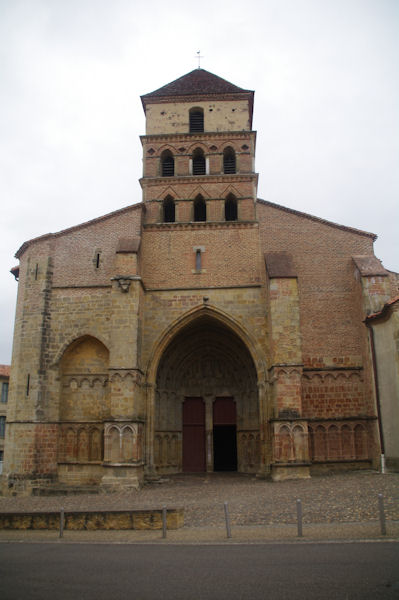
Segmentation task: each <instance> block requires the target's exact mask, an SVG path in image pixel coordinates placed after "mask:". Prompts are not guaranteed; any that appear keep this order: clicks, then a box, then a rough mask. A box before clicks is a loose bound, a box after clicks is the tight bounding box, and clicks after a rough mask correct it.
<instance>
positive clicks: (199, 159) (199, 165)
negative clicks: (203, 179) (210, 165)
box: [193, 148, 206, 175]
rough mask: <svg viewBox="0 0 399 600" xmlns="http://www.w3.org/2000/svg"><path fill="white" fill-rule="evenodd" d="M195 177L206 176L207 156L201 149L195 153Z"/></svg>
mask: <svg viewBox="0 0 399 600" xmlns="http://www.w3.org/2000/svg"><path fill="white" fill-rule="evenodd" d="M193 175H206V164H205V156H204V153H203V151H202V150H201V148H197V149H196V150H194V153H193Z"/></svg>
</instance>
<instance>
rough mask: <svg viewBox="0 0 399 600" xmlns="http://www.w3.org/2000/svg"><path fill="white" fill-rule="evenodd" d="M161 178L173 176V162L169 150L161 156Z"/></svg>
mask: <svg viewBox="0 0 399 600" xmlns="http://www.w3.org/2000/svg"><path fill="white" fill-rule="evenodd" d="M161 165H162V177H173V176H174V174H175V160H174V158H173V155H172V153H171V152H170V151H169V150H165V152H163V153H162V155H161Z"/></svg>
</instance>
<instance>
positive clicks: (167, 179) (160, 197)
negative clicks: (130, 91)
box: [140, 68, 257, 225]
mask: <svg viewBox="0 0 399 600" xmlns="http://www.w3.org/2000/svg"><path fill="white" fill-rule="evenodd" d="M253 99H254V93H253V92H252V91H249V90H244V89H242V88H239V87H237V86H235V85H233V84H232V83H229V82H228V81H225V80H224V79H222V78H220V77H217V76H216V75H213V74H212V73H209V72H208V71H205V70H204V69H200V68H198V69H195V70H194V71H191V72H190V73H188V74H186V75H184V76H183V77H180V78H179V79H176V80H175V81H173V82H172V83H169V84H167V85H165V86H164V87H162V88H160V89H158V90H155V91H154V92H151V93H149V94H145V95H144V96H142V97H141V100H142V103H143V107H144V111H145V114H146V135H144V136H142V137H141V142H142V145H143V165H144V172H143V178H142V179H141V181H140V183H141V186H142V189H143V202H144V204H145V206H146V217H145V223H146V224H148V225H150V224H155V223H158V224H161V223H165V224H166V223H176V224H177V223H179V224H184V223H186V224H188V223H232V222H237V221H239V222H253V221H255V202H256V189H257V175H256V173H255V172H254V159H255V140H256V133H255V132H254V131H252V112H253Z"/></svg>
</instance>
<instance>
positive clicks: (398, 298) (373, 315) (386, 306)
mask: <svg viewBox="0 0 399 600" xmlns="http://www.w3.org/2000/svg"><path fill="white" fill-rule="evenodd" d="M396 302H399V295H398V296H395V297H394V298H391V300H388V302H386V303H385V304H384V306H383V308H382V309H381V310H380V311H379V312H376V313H371V314H370V315H367V317H366V318H365V322H366V323H367V322H368V321H372V320H373V319H378V317H381V316H385V314H386V313H387V312H388V310H389V308H390V307H391V306H392V305H393V304H396Z"/></svg>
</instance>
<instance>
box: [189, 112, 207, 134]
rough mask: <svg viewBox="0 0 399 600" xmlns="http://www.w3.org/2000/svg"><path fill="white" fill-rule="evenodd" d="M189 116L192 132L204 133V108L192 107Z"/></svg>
mask: <svg viewBox="0 0 399 600" xmlns="http://www.w3.org/2000/svg"><path fill="white" fill-rule="evenodd" d="M189 118H190V133H202V132H203V131H204V111H203V110H202V108H192V109H191V110H190V113H189Z"/></svg>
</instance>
